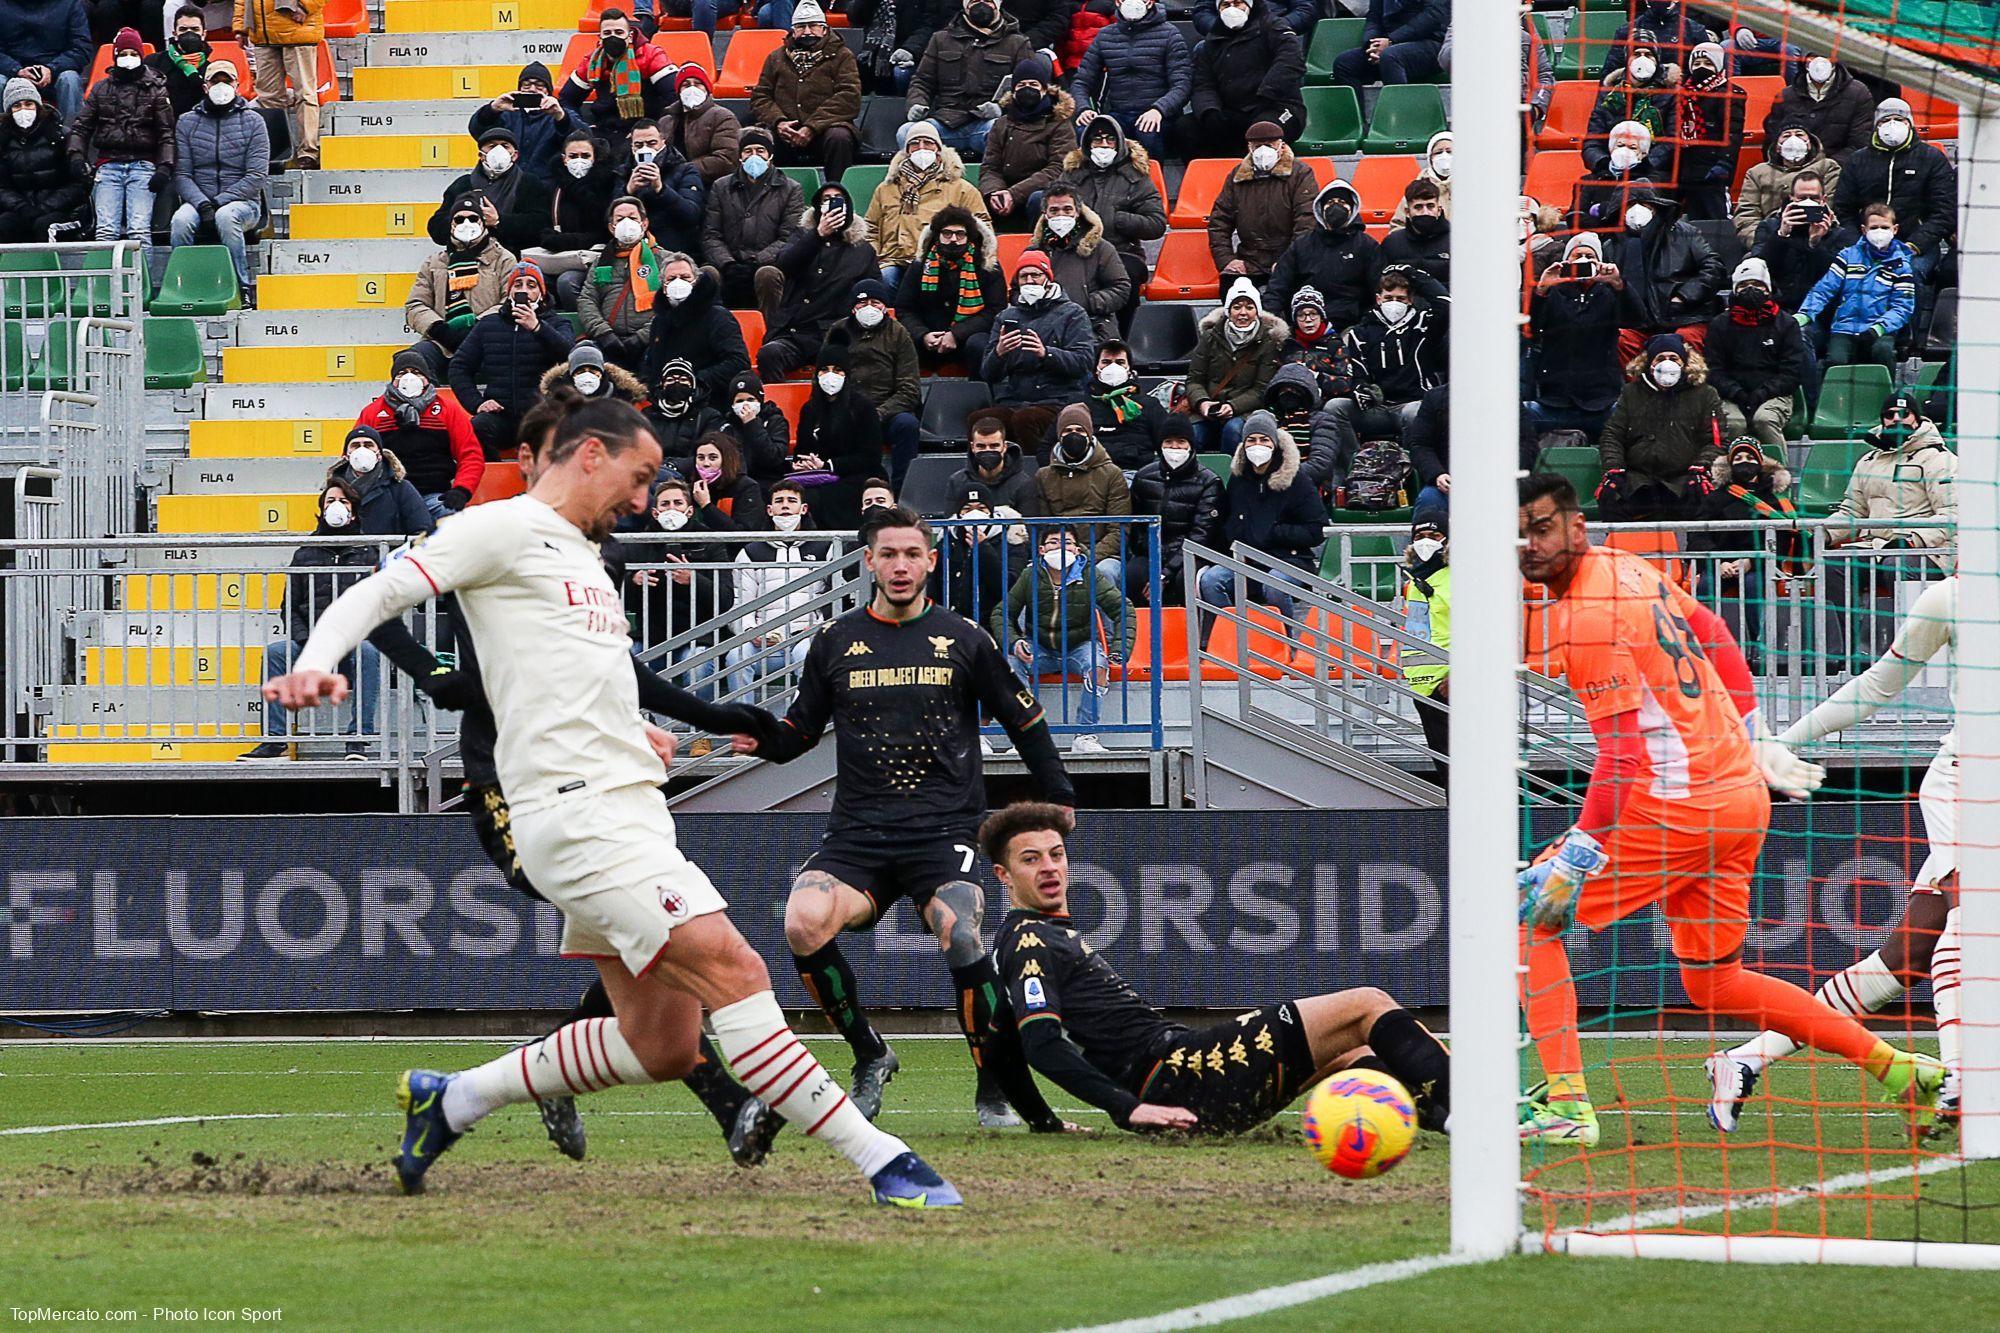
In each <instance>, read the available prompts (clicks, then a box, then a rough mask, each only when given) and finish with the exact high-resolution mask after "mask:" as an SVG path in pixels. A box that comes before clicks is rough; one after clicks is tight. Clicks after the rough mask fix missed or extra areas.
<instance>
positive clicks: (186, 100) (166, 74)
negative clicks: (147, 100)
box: [146, 51, 208, 123]
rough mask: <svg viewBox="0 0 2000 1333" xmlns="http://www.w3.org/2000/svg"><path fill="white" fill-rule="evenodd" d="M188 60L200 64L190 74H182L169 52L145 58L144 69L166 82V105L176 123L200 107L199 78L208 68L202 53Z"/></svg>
mask: <svg viewBox="0 0 2000 1333" xmlns="http://www.w3.org/2000/svg"><path fill="white" fill-rule="evenodd" d="M188 59H190V60H198V61H199V62H200V63H199V64H197V65H196V66H195V68H194V73H192V74H188V73H185V72H183V71H182V69H181V67H180V66H179V65H176V64H175V63H174V57H173V54H172V53H171V52H168V51H155V52H153V54H151V55H149V56H147V57H146V68H147V69H150V70H152V71H153V72H154V73H155V74H158V75H159V76H160V77H161V78H162V79H164V80H166V83H167V104H168V105H169V106H171V107H173V109H174V120H175V122H176V123H178V122H179V120H180V118H181V117H182V116H185V115H186V114H187V113H188V112H190V111H192V110H194V109H195V108H196V107H198V106H200V105H201V76H202V73H203V71H204V70H205V69H206V68H207V66H208V56H207V54H206V53H205V52H204V53H202V54H200V55H198V56H189V57H188Z"/></svg>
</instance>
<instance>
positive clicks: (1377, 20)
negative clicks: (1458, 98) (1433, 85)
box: [1333, 0, 1451, 88]
mask: <svg viewBox="0 0 2000 1333" xmlns="http://www.w3.org/2000/svg"><path fill="white" fill-rule="evenodd" d="M1450 26H1451V0H1368V20H1367V22H1366V23H1365V24H1364V25H1363V26H1362V29H1361V38H1362V42H1361V45H1360V46H1358V47H1356V48H1354V49H1353V50H1352V51H1343V52H1341V53H1340V55H1339V56H1338V57H1336V58H1335V60H1334V62H1333V81H1334V82H1335V83H1344V84H1346V85H1348V86H1349V87H1350V88H1360V87H1362V86H1363V85H1365V84H1370V83H1422V82H1424V81H1426V80H1428V79H1431V78H1434V77H1436V75H1437V72H1438V68H1439V66H1438V52H1439V50H1440V49H1441V48H1442V47H1443V45H1444V36H1445V30H1446V29H1447V28H1449V27H1450Z"/></svg>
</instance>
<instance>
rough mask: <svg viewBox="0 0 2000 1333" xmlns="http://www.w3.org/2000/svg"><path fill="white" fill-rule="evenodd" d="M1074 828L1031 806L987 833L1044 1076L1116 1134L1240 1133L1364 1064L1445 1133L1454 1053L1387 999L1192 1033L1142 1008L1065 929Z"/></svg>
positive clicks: (1021, 996)
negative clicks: (1390, 1080)
mask: <svg viewBox="0 0 2000 1333" xmlns="http://www.w3.org/2000/svg"><path fill="white" fill-rule="evenodd" d="M1075 827H1076V821H1075V819H1074V818H1073V817H1072V816H1071V815H1070V813H1069V811H1067V810H1065V809H1063V808H1061V807H1060V806H1054V805H1043V804H1040V803H1036V802H1022V803H1020V804H1018V805H1010V806H1008V807H1007V808H1006V809H1004V810H1001V811H998V812H996V813H995V814H994V815H993V816H992V817H991V818H990V819H988V820H987V821H986V823H985V824H984V825H983V826H982V827H981V828H980V831H979V837H980V843H981V845H982V847H983V848H984V849H985V852H986V855H987V857H988V859H990V860H991V861H992V862H993V867H994V870H995V871H996V872H997V873H998V874H999V876H1000V882H1001V883H1002V884H1003V885H1005V886H1006V889H1007V897H1008V901H1009V903H1010V904H1011V906H1012V910H1011V911H1009V912H1008V913H1007V919H1006V921H1005V923H1003V924H1002V925H1001V927H1000V935H999V938H998V940H997V942H996V943H995V946H994V952H995V954H996V956H997V957H998V959H999V965H1000V975H1001V977H1002V979H1003V980H1004V981H1005V983H1006V986H1007V994H1008V998H1009V1000H1010V1001H1011V1003H1012V1008H1013V1013H1014V1020H1015V1023H1016V1025H1017V1026H1018V1027H1019V1029H1020V1035H1021V1044H1022V1047H1023V1048H1024V1049H1025V1050H1026V1052H1027V1057H1028V1061H1029V1063H1030V1064H1032V1065H1033V1066H1034V1068H1035V1070H1036V1072H1037V1073H1039V1074H1041V1075H1042V1076H1043V1077H1044V1078H1046V1079H1048V1080H1049V1081H1051V1082H1053V1083H1055V1084H1056V1085H1057V1086H1059V1087H1061V1088H1063V1089H1065V1090H1066V1091H1068V1092H1071V1093H1073V1094H1075V1095H1076V1096H1078V1097H1081V1098H1083V1099H1084V1100H1085V1101H1087V1102H1089V1103H1090V1104H1091V1105H1093V1106H1095V1107H1097V1108H1098V1109H1100V1110H1102V1111H1104V1112H1105V1113H1106V1114H1108V1115H1109V1116H1110V1117H1111V1119H1112V1120H1113V1122H1115V1123H1116V1124H1117V1125H1118V1126H1119V1127H1120V1128H1121V1129H1175V1130H1186V1131H1190V1132H1196V1133H1216V1134H1235V1133H1240V1132H1242V1131H1243V1130H1246V1129H1250V1128H1253V1127H1255V1126H1257V1125H1260V1124H1262V1123H1263V1122H1264V1121H1266V1120H1269V1119H1270V1118H1271V1117H1272V1116H1274V1115H1276V1114H1277V1113H1278V1112H1280V1111H1282V1110H1284V1109H1285V1107H1286V1106H1288V1105H1290V1103H1291V1101H1292V1099H1293V1098H1295V1097H1297V1096H1298V1095H1299V1094H1300V1093H1301V1092H1303V1091H1305V1090H1306V1089H1307V1088H1309V1087H1311V1086H1312V1085H1313V1084H1314V1083H1316V1082H1317V1081H1318V1080H1319V1079H1320V1078H1321V1077H1323V1076H1324V1075H1326V1074H1329V1073H1332V1072H1333V1071H1335V1070H1338V1069H1352V1068H1355V1067H1357V1066H1358V1067H1361V1068H1367V1069H1376V1070H1380V1071H1382V1072H1384V1073H1388V1074H1392V1075H1394V1076H1395V1078H1396V1079H1397V1080H1398V1081H1400V1082H1401V1083H1402V1084H1403V1086H1404V1087H1406V1088H1408V1089H1409V1090H1410V1093H1411V1095H1412V1096H1413V1097H1414V1098H1415V1099H1416V1104H1417V1121H1418V1123H1419V1124H1421V1125H1422V1126H1423V1127H1424V1128H1426V1129H1434V1130H1443V1128H1444V1126H1445V1119H1446V1117H1447V1116H1448V1115H1449V1114H1450V1111H1451V1093H1450V1078H1451V1057H1450V1055H1449V1054H1448V1053H1447V1052H1446V1051H1445V1048H1444V1047H1443V1046H1442V1045H1441V1044H1439V1042H1438V1039H1437V1038H1436V1037H1433V1036H1432V1035H1431V1034H1430V1032H1429V1031H1427V1030H1426V1029H1425V1028H1424V1025H1423V1024H1421V1023H1419V1022H1418V1021H1417V1020H1416V1018H1415V1016H1413V1015H1412V1014H1411V1013H1410V1012H1409V1011H1408V1010H1407V1009H1404V1008H1402V1007H1401V1006H1399V1005H1398V1004H1397V1003H1396V1001H1395V1000H1394V999H1393V998H1391V997H1390V996H1389V995H1388V994H1387V993H1386V992H1384V991H1379V990H1375V989H1373V988H1371V987H1357V988H1355V989H1353V990H1344V991H1336V992H1334V993H1333V994H1330V995H1310V996H1306V997H1304V998H1303V999H1296V1000H1288V1001H1285V1002H1284V1003H1281V1004H1269V1005H1265V1006H1263V1007H1262V1008H1258V1009H1252V1010H1250V1011H1249V1012H1247V1013H1243V1014H1239V1015H1237V1016H1236V1017H1235V1018H1231V1019H1227V1020H1225V1021H1223V1022H1221V1023H1217V1024H1214V1025H1213V1026H1210V1027H1206V1028H1200V1029H1193V1030H1190V1029H1188V1028H1186V1027H1183V1026H1181V1025H1180V1024H1179V1023H1173V1022H1169V1021H1168V1020H1167V1018H1166V1017H1165V1016H1164V1015H1163V1014H1161V1013H1160V1011H1159V1010H1157V1009H1154V1008H1153V1007H1152V1006H1150V1005H1148V1004H1147V1003H1146V1002H1145V1001H1144V1000H1142V999H1140V998H1139V996H1138V993H1137V992H1135V991H1134V990H1133V989H1132V988H1131V987H1130V986H1129V985H1127V984H1126V982H1125V979H1124V978H1123V977H1121V976H1119V975H1118V973H1117V971H1116V970H1115V969H1114V968H1113V967H1112V966H1111V964H1110V963H1108V962H1106V961H1105V959H1104V955H1102V954H1100V953H1098V952H1096V951H1095V950H1093V949H1092V948H1091V947H1090V944H1089V942H1088V941H1087V940H1085V939H1084V938H1083V936H1082V934H1081V933H1080V932H1078V931H1077V929H1076V927H1075V926H1074V924H1072V923H1071V921H1070V917H1069V849H1068V845H1067V843H1066V842H1065V841H1064V839H1065V838H1066V837H1067V836H1068V834H1069V833H1070V832H1071V831H1073V830H1074V829H1075Z"/></svg>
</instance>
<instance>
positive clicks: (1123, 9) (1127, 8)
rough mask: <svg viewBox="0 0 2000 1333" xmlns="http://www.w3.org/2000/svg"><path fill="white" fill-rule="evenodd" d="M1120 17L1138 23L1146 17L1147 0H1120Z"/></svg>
mask: <svg viewBox="0 0 2000 1333" xmlns="http://www.w3.org/2000/svg"><path fill="white" fill-rule="evenodd" d="M1118 17H1119V18H1121V19H1124V20H1125V21H1126V22H1127V23H1137V22H1138V21H1139V20H1140V19H1142V18H1144V17H1146V0H1120V3H1119V5H1118Z"/></svg>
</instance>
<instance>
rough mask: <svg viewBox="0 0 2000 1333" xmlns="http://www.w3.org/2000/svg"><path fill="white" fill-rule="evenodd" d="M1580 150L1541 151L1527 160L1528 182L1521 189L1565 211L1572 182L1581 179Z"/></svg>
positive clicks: (1573, 194)
mask: <svg viewBox="0 0 2000 1333" xmlns="http://www.w3.org/2000/svg"><path fill="white" fill-rule="evenodd" d="M1583 174H1584V171H1583V154H1582V153H1580V152H1575V153H1573V152H1568V151H1562V152H1557V151H1543V152H1538V153H1536V154H1535V156H1534V158H1533V159H1532V160H1531V161H1529V163H1528V182H1527V185H1526V186H1525V187H1524V188H1523V189H1522V191H1521V193H1523V194H1529V195H1533V196H1534V197H1535V198H1537V199H1539V200H1541V201H1542V203H1543V204H1545V205H1546V206H1548V207H1550V208H1557V209H1561V210H1562V211H1563V212H1565V213H1567V212H1569V208H1570V203H1571V201H1573V200H1574V199H1575V198H1576V183H1577V182H1578V181H1579V180H1581V179H1583Z"/></svg>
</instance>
